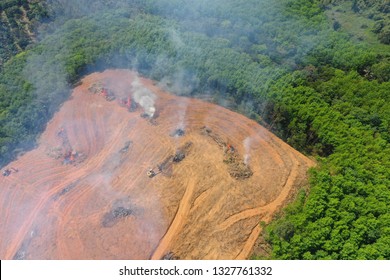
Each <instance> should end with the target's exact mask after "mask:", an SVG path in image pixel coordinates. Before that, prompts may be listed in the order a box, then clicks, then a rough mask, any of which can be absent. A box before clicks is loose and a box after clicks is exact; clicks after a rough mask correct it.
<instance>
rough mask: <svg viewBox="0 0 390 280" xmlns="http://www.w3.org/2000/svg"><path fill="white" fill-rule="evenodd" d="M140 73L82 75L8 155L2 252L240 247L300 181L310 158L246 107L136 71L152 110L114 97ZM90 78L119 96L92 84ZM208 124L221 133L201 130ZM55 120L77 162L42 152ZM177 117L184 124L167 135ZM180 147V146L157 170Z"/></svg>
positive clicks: (98, 254) (182, 251)
mask: <svg viewBox="0 0 390 280" xmlns="http://www.w3.org/2000/svg"><path fill="white" fill-rule="evenodd" d="M136 75H137V74H136V73H134V72H131V71H128V70H107V71H104V72H102V73H94V74H91V75H89V76H87V77H85V78H84V79H83V80H82V84H81V85H80V86H78V87H77V88H75V89H74V91H73V94H72V96H71V98H70V99H69V100H68V101H67V102H65V103H64V105H63V106H62V107H61V109H60V110H59V111H58V113H56V115H55V116H54V118H53V119H52V120H51V121H50V122H49V123H48V125H47V128H46V130H45V132H44V133H43V135H42V136H41V137H40V139H39V146H38V147H37V148H36V149H35V150H32V151H30V152H27V153H25V154H24V155H22V156H21V157H20V158H19V159H17V160H16V161H14V162H12V163H11V164H9V165H8V166H7V167H6V168H11V167H14V168H16V169H17V170H18V172H15V171H12V172H11V174H10V175H9V176H1V177H0V209H1V215H0V225H1V226H0V258H1V259H13V258H14V259H161V258H163V257H164V256H166V255H167V254H171V255H173V256H174V257H175V258H179V259H245V258H248V256H249V255H250V252H251V250H252V248H253V245H254V244H255V242H256V240H257V238H258V236H259V233H260V232H261V228H260V226H259V223H260V222H261V221H265V222H269V221H270V220H271V219H272V218H273V215H274V214H275V212H277V211H278V210H279V209H280V208H281V207H282V206H283V205H284V204H285V203H286V201H287V200H288V199H289V198H290V197H291V195H293V194H294V193H295V192H296V190H297V189H298V188H300V187H302V186H303V185H304V184H306V182H307V170H308V168H309V167H311V166H313V164H314V163H313V162H312V161H311V160H309V159H308V158H307V157H305V156H304V155H302V154H300V153H299V152H297V151H296V150H294V149H293V148H291V147H290V146H289V145H287V144H285V143H284V142H283V141H281V140H280V139H279V138H277V137H276V136H274V135H273V134H272V133H270V132H269V131H267V130H266V129H264V128H263V127H261V126H260V125H258V124H257V123H256V122H254V121H252V120H249V119H247V118H246V117H244V116H242V115H239V114H237V113H234V112H232V111H229V110H227V109H225V108H222V107H220V106H217V105H214V104H211V103H206V102H204V101H201V100H196V99H189V98H184V97H177V96H174V95H171V94H169V93H167V92H164V91H162V90H161V89H160V88H158V87H157V86H155V85H154V83H153V81H151V80H147V79H143V78H141V79H140V80H141V82H142V84H143V85H144V86H145V87H146V88H148V89H149V90H151V91H152V92H153V93H154V94H155V95H156V96H157V98H156V103H155V106H156V114H155V115H156V116H157V117H156V118H155V119H154V120H153V122H150V121H149V120H147V119H145V118H143V117H141V114H142V113H143V111H142V108H140V106H138V108H137V110H136V111H134V112H129V110H127V108H125V107H123V106H119V104H118V102H117V100H120V99H121V98H124V97H126V96H129V95H130V94H131V93H132V92H131V82H132V81H133V79H134V78H135V76H136ZM94 83H102V84H104V86H105V87H107V88H108V89H109V90H110V91H111V92H112V93H113V94H114V95H115V96H116V97H117V98H116V100H114V101H107V100H106V99H105V98H103V96H101V95H99V94H93V93H91V92H90V91H89V90H88V88H89V87H91V85H93V84H94ZM205 126H206V127H207V128H209V129H210V130H212V132H213V134H214V135H217V136H218V139H219V141H221V142H222V145H219V144H218V143H216V141H215V140H213V139H211V138H210V137H208V136H207V135H204V133H202V128H204V127H205ZM61 128H63V129H64V130H66V135H67V145H69V147H71V148H72V151H73V153H72V156H73V154H76V153H75V152H77V154H76V159H75V160H74V161H72V162H64V160H63V159H62V157H63V154H62V153H61V152H58V153H57V154H58V157H57V156H50V154H49V155H48V151H51V150H56V149H57V150H60V149H61V146H62V145H63V142H64V141H63V139H61V137H59V130H60V129H61ZM177 129H182V130H183V132H184V131H185V133H183V134H181V135H180V137H173V136H172V131H175V130H177ZM186 143H191V147H190V149H188V150H185V153H184V152H183V147H185V145H186ZM223 145H229V147H234V153H235V156H236V157H237V158H242V163H240V164H244V162H245V163H246V164H247V165H248V167H250V170H251V172H252V173H253V174H252V175H251V176H250V177H247V178H244V179H240V180H238V179H236V178H234V177H233V176H232V175H231V174H230V173H229V165H228V164H226V163H225V162H224V159H225V158H226V152H227V150H226V148H224V147H223ZM62 148H63V147H62ZM177 151H181V153H183V154H184V155H185V157H183V156H181V157H180V161H177V162H173V163H172V164H169V168H170V170H169V172H158V171H159V170H158V165H159V164H161V163H162V162H164V160H165V159H167V158H173V157H174V156H175V153H177ZM77 155H82V157H83V160H82V161H81V160H79V161H77ZM150 169H153V170H154V171H156V175H155V176H153V177H152V178H150V177H149V176H148V174H147V172H148V171H149V170H150Z"/></svg>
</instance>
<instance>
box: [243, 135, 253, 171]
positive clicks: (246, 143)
mask: <svg viewBox="0 0 390 280" xmlns="http://www.w3.org/2000/svg"><path fill="white" fill-rule="evenodd" d="M251 142H252V138H250V137H247V138H245V140H244V141H243V145H244V149H245V155H244V163H245V165H248V164H249V161H250V149H251Z"/></svg>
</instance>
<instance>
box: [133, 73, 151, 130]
mask: <svg viewBox="0 0 390 280" xmlns="http://www.w3.org/2000/svg"><path fill="white" fill-rule="evenodd" d="M131 88H132V91H133V98H134V100H135V102H137V103H138V104H139V105H140V106H141V107H142V108H143V110H144V111H143V113H141V117H142V118H144V119H149V123H150V124H152V125H157V122H156V120H155V113H156V107H155V105H154V103H155V101H156V98H157V97H156V95H155V94H154V93H153V92H152V91H150V90H149V89H147V88H146V87H144V86H143V85H142V83H141V82H140V80H139V78H138V77H135V79H134V81H133V82H132V83H131Z"/></svg>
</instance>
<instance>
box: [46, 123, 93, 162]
mask: <svg viewBox="0 0 390 280" xmlns="http://www.w3.org/2000/svg"><path fill="white" fill-rule="evenodd" d="M57 137H58V138H59V139H61V146H58V147H54V148H51V149H49V150H48V151H47V152H46V154H47V156H49V157H51V158H54V159H62V160H63V161H62V163H63V164H80V163H82V162H83V161H84V160H85V159H86V158H87V156H86V155H85V154H83V153H80V152H78V151H76V150H74V149H73V148H72V146H71V145H70V142H69V138H68V134H67V132H66V129H65V128H63V127H61V128H60V129H59V130H58V132H57Z"/></svg>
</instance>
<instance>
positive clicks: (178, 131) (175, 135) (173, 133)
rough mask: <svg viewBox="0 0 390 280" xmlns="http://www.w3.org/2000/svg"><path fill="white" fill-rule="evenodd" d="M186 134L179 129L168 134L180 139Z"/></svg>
mask: <svg viewBox="0 0 390 280" xmlns="http://www.w3.org/2000/svg"><path fill="white" fill-rule="evenodd" d="M185 134H186V132H185V131H184V130H183V129H181V128H178V129H175V130H174V131H172V132H171V134H169V135H170V136H171V137H181V136H184V135H185Z"/></svg>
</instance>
